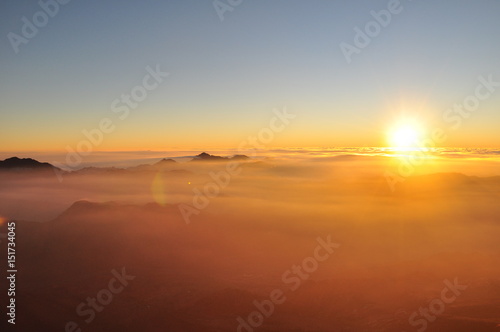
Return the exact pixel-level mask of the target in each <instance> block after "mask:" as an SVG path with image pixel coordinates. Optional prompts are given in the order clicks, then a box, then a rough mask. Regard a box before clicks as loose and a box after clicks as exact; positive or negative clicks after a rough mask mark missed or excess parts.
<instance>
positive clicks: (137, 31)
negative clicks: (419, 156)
mask: <svg viewBox="0 0 500 332" xmlns="http://www.w3.org/2000/svg"><path fill="white" fill-rule="evenodd" d="M61 2H64V1H62V0H61ZM41 3H53V1H50V0H49V1H46V2H44V1H43V0H42V1H41ZM229 3H233V4H236V5H235V6H231V5H229ZM391 3H392V1H378V0H375V1H374V0H366V1H319V0H313V1H311V0H308V1H296V0H286V1H285V0H281V1H265V0H253V1H249V0H242V1H241V2H240V3H239V4H238V1H236V0H233V1H231V2H228V1H227V0H221V1H219V2H218V4H219V8H226V9H227V8H230V9H231V10H226V11H224V12H219V13H218V11H217V10H216V8H215V6H214V3H213V2H211V1H199V0H197V1H195V0H177V1H153V0H145V1H118V0H115V1H97V0H89V1H78V0H72V1H70V2H68V3H67V4H59V5H58V7H59V9H58V11H57V13H55V14H53V15H52V16H53V17H49V16H47V15H45V17H48V19H47V20H46V22H42V24H40V25H41V26H40V27H39V28H38V32H37V33H36V34H35V35H34V36H30V37H29V38H25V36H24V35H23V25H25V24H26V23H25V22H26V21H28V22H29V23H30V24H33V21H34V19H36V18H38V19H43V14H41V15H39V14H38V15H37V13H38V12H39V11H41V10H42V8H41V5H40V3H39V2H38V1H27V0H5V1H2V2H1V4H0V35H1V38H0V49H1V57H0V75H1V80H0V126H1V127H0V144H1V145H0V151H64V150H66V149H67V147H70V148H73V149H76V147H77V145H78V144H79V142H81V141H82V140H88V138H87V137H86V136H85V135H84V134H83V133H82V131H84V130H86V131H88V132H89V131H90V132H92V130H94V129H95V130H97V129H96V128H100V125H101V124H102V121H104V122H105V123H106V125H105V126H104V127H105V128H107V132H104V131H102V139H100V138H99V139H98V140H97V139H96V142H97V143H95V144H93V145H94V146H93V150H94V151H114V150H119V151H127V150H133V151H138V150H169V149H188V148H200V149H203V148H210V147H212V148H214V147H218V148H235V147H237V146H238V144H240V142H242V141H244V140H245V139H246V138H247V137H248V136H249V135H255V134H257V133H259V132H260V131H261V130H262V129H263V128H266V127H268V126H269V122H270V120H271V119H272V118H273V116H274V113H273V110H276V109H284V108H286V110H287V112H289V113H292V114H294V115H296V117H295V118H294V119H293V121H291V123H290V124H289V125H287V126H286V128H285V129H284V130H283V131H281V132H279V133H278V132H276V133H275V135H274V137H273V139H272V141H270V142H267V144H266V145H267V146H268V147H270V148H271V147H334V146H384V145H386V144H387V135H388V132H389V131H390V130H391V128H392V127H394V126H395V125H396V124H397V123H399V122H401V121H402V119H403V120H404V121H406V120H407V119H412V121H413V120H415V121H416V122H418V124H419V126H420V127H421V128H422V131H423V132H424V133H425V135H428V134H429V133H431V132H432V130H433V129H435V128H444V129H445V131H447V133H448V135H447V140H446V141H445V142H441V143H440V145H442V146H456V147H499V146H500V135H499V134H498V124H499V123H500V112H499V108H500V86H499V87H496V88H494V89H493V91H491V93H490V94H489V95H488V97H487V98H484V99H483V100H481V101H480V103H479V105H478V106H477V109H475V110H474V111H473V112H469V113H468V114H467V117H465V116H464V117H462V118H461V119H460V125H457V126H455V125H454V124H456V122H454V121H453V122H452V121H451V120H450V121H448V120H444V114H445V113H446V112H447V110H448V109H450V108H451V107H453V105H454V104H457V103H458V104H460V103H463V102H464V100H465V99H466V98H467V97H469V96H474V94H475V91H476V90H477V87H478V85H480V84H481V83H480V82H481V81H480V80H479V79H478V78H480V77H483V78H484V79H488V78H489V79H490V80H491V81H494V82H500V44H499V43H498V36H499V35H500V20H499V15H500V3H499V2H498V1H493V0H479V1H440V2H436V1H431V0H413V1H410V0H404V1H403V0H402V1H401V2H400V4H399V6H397V8H398V13H392V14H391V18H390V21H388V22H387V23H386V24H385V25H386V26H382V25H380V24H378V28H379V30H380V31H376V33H373V34H372V35H373V36H372V37H370V36H368V38H369V39H370V42H369V44H368V45H366V46H365V47H359V48H358V52H357V53H354V54H351V57H350V62H348V61H347V59H346V57H345V55H344V53H343V51H342V48H341V45H343V44H342V43H345V44H350V45H354V46H356V44H355V41H354V40H355V37H356V34H357V32H356V30H355V28H356V27H358V28H359V29H360V30H361V31H365V28H366V26H367V24H368V25H370V22H371V21H374V20H375V19H374V17H373V15H372V13H371V12H372V11H375V12H380V11H382V10H384V11H387V10H388V8H389V7H390V6H391ZM224 6H225V7H224ZM392 6H394V4H393V5H392ZM51 8H52V10H53V8H54V7H53V6H52V7H51ZM391 8H392V7H391ZM394 8H396V7H394ZM221 10H222V9H219V11H221ZM34 16H35V17H34ZM23 17H25V18H26V19H25V20H24V21H23ZM221 18H222V19H221ZM43 23H45V24H43ZM371 26H372V27H373V26H374V25H373V24H372V25H371ZM376 26H377V24H375V27H376ZM24 30H25V31H24V32H26V30H27V28H25V29H24ZM28 30H29V29H28ZM13 34H16V35H17V36H19V38H25V39H24V41H25V43H20V44H19V43H18V44H17V45H15V43H13V42H12V38H13V37H12V36H13ZM9 36H10V37H9ZM17 40H19V39H17ZM345 44H344V45H345ZM16 51H17V52H16ZM148 68H149V71H151V70H153V71H154V70H156V69H157V68H159V69H160V71H161V72H165V73H167V72H168V76H166V75H165V77H162V78H161V79H160V80H161V82H160V81H154V79H153V80H151V79H152V78H151V77H150V79H148V80H147V82H148V83H149V84H150V85H155V87H154V88H152V89H151V90H149V91H147V92H146V94H147V95H146V96H145V97H144V98H143V100H141V101H140V102H138V103H136V104H137V105H136V107H135V108H131V107H128V111H127V116H123V115H124V113H123V112H125V111H123V108H122V109H121V110H122V111H120V112H118V111H117V110H116V107H117V105H118V106H122V107H123V106H124V105H125V104H124V103H123V102H122V101H120V98H121V96H122V95H124V94H130V93H131V91H133V89H134V88H136V87H138V86H139V87H140V86H142V85H144V83H143V82H144V79H145V77H146V76H147V75H148V73H149V71H148ZM483 81H484V80H483ZM155 82H156V83H158V84H154V83H155ZM483 90H484V89H483ZM137 91H139V90H137ZM143 91H145V90H143ZM115 101H118V104H115V107H113V104H114V102H115ZM453 114H454V115H455V116H456V114H455V113H453ZM120 116H122V118H121V117H120ZM450 116H451V115H450V114H448V119H450ZM103 119H104V120H103ZM106 119H108V120H106ZM106 121H107V122H106ZM110 127H112V128H113V129H112V130H111V129H110Z"/></svg>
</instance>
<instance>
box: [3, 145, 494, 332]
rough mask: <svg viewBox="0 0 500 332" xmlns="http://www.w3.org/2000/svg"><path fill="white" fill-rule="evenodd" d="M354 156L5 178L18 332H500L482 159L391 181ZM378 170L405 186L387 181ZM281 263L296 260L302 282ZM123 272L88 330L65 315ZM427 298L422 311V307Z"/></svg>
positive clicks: (378, 160) (366, 157)
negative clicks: (74, 326)
mask: <svg viewBox="0 0 500 332" xmlns="http://www.w3.org/2000/svg"><path fill="white" fill-rule="evenodd" d="M330 152H331V151H330ZM354 152H356V151H345V150H344V151H342V152H341V153H338V154H337V155H333V156H332V154H331V153H330V154H327V153H326V152H324V151H300V152H297V151H292V152H290V151H286V152H279V151H275V152H273V153H271V152H269V153H267V154H265V155H261V156H259V157H254V158H250V159H248V160H245V161H237V162H234V161H233V162H230V161H218V162H210V161H187V162H186V161H184V162H176V163H163V164H161V165H156V166H142V167H135V166H137V164H134V165H131V166H130V167H131V168H128V169H116V168H107V169H82V170H79V171H74V172H70V173H65V174H64V175H63V176H62V181H60V180H59V179H58V177H57V176H56V174H54V173H43V174H40V173H37V172H21V171H17V172H2V174H1V175H0V176H1V179H0V181H1V184H2V187H1V189H0V199H1V200H0V214H1V216H3V217H5V218H6V219H7V220H18V225H19V235H18V238H19V245H18V246H19V248H20V249H19V250H20V255H22V256H20V258H19V259H20V263H19V264H21V265H22V266H23V269H24V271H25V273H24V274H23V276H21V278H22V282H23V284H24V285H25V286H23V287H22V288H21V290H20V292H21V295H19V297H20V298H21V299H22V301H24V302H22V303H24V304H23V308H25V309H26V310H27V312H29V313H30V315H31V316H32V317H33V319H32V321H31V322H24V321H27V320H23V322H24V324H35V323H36V324H38V325H36V326H40V327H39V328H38V330H39V331H45V330H47V331H49V330H50V331H53V330H57V329H60V330H61V331H62V330H64V328H65V324H66V322H67V321H75V322H77V323H78V325H79V326H80V327H81V328H82V329H83V330H85V329H88V330H92V331H119V330H120V331H123V330H126V331H135V330H138V329H139V328H141V329H143V330H147V331H155V330H158V331H160V330H162V331H163V330H165V329H168V330H172V331H250V329H252V330H256V331H318V332H319V331H405V330H406V331H418V330H419V331H423V330H427V331H496V330H498V328H497V324H500V318H499V317H500V306H499V304H498V299H499V298H500V265H499V264H498V263H499V261H498V257H499V253H500V242H499V241H498V238H499V235H500V228H499V220H500V206H499V205H498V196H499V192H500V176H499V175H500V174H495V170H498V165H499V164H498V160H497V159H496V156H495V153H490V154H486V155H485V156H483V157H478V156H477V153H475V152H474V153H468V154H466V153H464V152H463V151H461V152H460V153H457V152H456V151H451V152H449V151H445V152H442V153H441V154H439V155H432V156H429V157H428V158H427V159H426V161H425V162H423V163H422V164H421V165H419V166H416V167H414V169H413V171H412V174H411V175H408V176H402V175H401V174H400V173H399V171H398V167H399V165H400V164H401V163H402V162H406V160H407V159H405V158H404V157H401V156H397V155H394V154H389V153H386V152H380V151H376V153H373V151H370V152H369V153H367V152H365V153H354ZM451 153H453V154H454V155H459V157H457V156H451V155H450V154H451ZM483 154H484V153H483ZM158 161H159V159H155V160H154V161H152V162H151V163H154V162H158ZM231 163H232V164H231ZM229 164H231V166H228V165H229ZM107 166H110V165H107ZM388 172H389V173H390V174H394V175H396V176H399V177H401V178H402V179H400V180H401V181H398V183H397V184H396V185H395V186H394V187H391V185H390V183H389V182H390V180H388V178H387V174H388ZM23 221H24V222H23ZM318 238H319V239H322V240H318ZM318 241H320V242H321V241H331V243H335V246H334V247H331V248H330V249H331V251H332V252H330V253H329V252H328V251H327V249H324V248H323V249H321V250H322V251H321V252H322V253H323V254H326V253H328V258H327V259H324V260H323V261H319V260H318V259H316V265H314V264H313V265H312V267H310V266H309V271H308V272H307V273H305V272H304V266H305V265H304V264H303V262H305V261H306V260H307V258H308V257H315V256H314V253H315V250H316V248H317V247H318V245H319V244H318V243H320V242H318ZM333 248H334V249H333ZM306 265H307V264H306ZM294 266H303V268H302V273H303V274H302V277H297V275H299V276H300V273H298V272H297V270H294V268H293V267H294ZM121 267H126V270H127V272H128V273H129V274H131V275H134V276H135V277H136V278H135V279H134V280H133V281H130V285H129V286H127V287H126V288H125V290H123V292H122V293H120V294H117V295H116V296H115V297H116V299H114V300H113V302H112V303H111V304H109V309H108V307H106V309H105V310H104V311H102V312H98V313H97V314H96V317H97V318H95V320H94V321H92V322H91V323H86V322H85V318H87V317H86V316H82V315H80V314H78V312H77V311H76V310H75V308H76V307H77V306H78V304H79V303H81V302H82V301H85V299H86V298H87V297H88V296H95V294H96V293H97V292H98V291H99V290H100V289H101V288H102V287H104V286H105V285H106V284H107V282H108V280H109V279H110V278H111V274H110V273H109V271H111V270H112V269H120V268H121ZM287 271H292V272H290V273H288V272H287ZM294 271H295V272H294ZM297 273H298V274H297ZM292 275H294V276H295V279H293V278H292V277H291V276H292ZM305 275H307V277H305ZM455 279H456V280H457V283H458V284H459V285H463V287H466V288H463V289H462V288H460V287H458V288H459V290H456V289H455V291H456V292H457V293H450V294H452V295H453V294H455V296H453V301H451V300H450V301H447V302H446V301H444V300H442V302H441V303H443V308H442V310H441V308H440V307H439V306H437V307H436V303H438V302H436V301H434V302H432V301H433V300H436V299H438V300H439V299H441V298H442V296H443V295H442V294H443V288H445V287H447V285H449V283H450V282H451V283H452V284H453V282H454V280H455ZM292 280H293V282H292ZM275 289H279V290H282V291H283V294H284V295H283V298H284V299H285V300H284V301H283V303H280V304H275V305H274V309H273V313H272V314H270V315H269V317H267V316H266V315H265V314H263V313H262V314H260V315H261V316H262V321H261V322H260V323H259V322H257V323H259V324H257V323H256V322H255V321H254V322H253V323H251V322H250V321H251V320H249V317H250V316H251V313H252V312H254V311H256V310H258V309H257V307H256V305H255V303H254V301H255V300H257V302H259V303H263V302H262V301H265V300H266V299H267V300H269V299H270V293H271V292H272V291H273V290H275ZM449 292H452V291H449ZM448 298H449V297H448ZM41 299H43V301H42V300H41ZM430 303H434V305H435V306H434V308H433V309H432V310H433V311H432V310H431V313H430V314H429V316H425V315H424V314H422V312H421V311H419V310H420V308H429V305H430ZM436 308H437V309H436ZM414 312H417V314H416V316H414V317H413V318H411V316H412V314H413V313H414ZM249 315H250V316H249ZM118 317H120V318H119V319H118ZM239 317H240V318H241V319H243V320H244V321H245V322H246V323H243V324H242V323H241V320H238V318H239ZM255 317H257V318H259V317H260V316H258V315H257V316H255V315H254V318H255ZM426 317H428V318H426ZM431 317H432V318H431ZM257 320H258V319H257ZM245 324H247V325H245ZM252 324H254V325H252ZM255 325H258V326H255ZM33 326H35V325H33ZM27 327H30V326H28V325H27ZM424 327H425V328H424Z"/></svg>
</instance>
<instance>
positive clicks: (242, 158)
mask: <svg viewBox="0 0 500 332" xmlns="http://www.w3.org/2000/svg"><path fill="white" fill-rule="evenodd" d="M248 159H250V158H249V157H247V156H245V155H234V156H232V157H221V156H214V155H211V154H208V153H206V152H202V153H200V154H199V155H197V156H195V157H194V158H193V159H192V160H191V161H245V160H248Z"/></svg>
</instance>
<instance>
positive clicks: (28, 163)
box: [0, 157, 60, 171]
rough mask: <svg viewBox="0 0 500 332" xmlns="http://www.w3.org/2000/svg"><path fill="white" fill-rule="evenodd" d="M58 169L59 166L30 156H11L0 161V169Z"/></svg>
mask: <svg viewBox="0 0 500 332" xmlns="http://www.w3.org/2000/svg"><path fill="white" fill-rule="evenodd" d="M23 169H26V170H59V171H60V169H59V168H57V167H55V166H53V165H51V164H49V163H41V162H39V161H37V160H35V159H31V158H18V157H12V158H8V159H5V160H2V161H0V170H23Z"/></svg>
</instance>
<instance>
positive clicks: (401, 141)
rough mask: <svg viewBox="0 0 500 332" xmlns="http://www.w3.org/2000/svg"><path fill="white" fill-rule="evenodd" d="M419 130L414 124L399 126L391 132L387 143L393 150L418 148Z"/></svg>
mask: <svg viewBox="0 0 500 332" xmlns="http://www.w3.org/2000/svg"><path fill="white" fill-rule="evenodd" d="M419 139H420V130H419V129H418V127H417V126H416V125H414V124H404V125H399V126H397V127H396V128H394V130H392V131H391V133H390V136H389V143H390V145H391V146H392V147H395V148H408V147H416V146H418V141H419Z"/></svg>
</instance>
